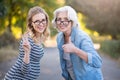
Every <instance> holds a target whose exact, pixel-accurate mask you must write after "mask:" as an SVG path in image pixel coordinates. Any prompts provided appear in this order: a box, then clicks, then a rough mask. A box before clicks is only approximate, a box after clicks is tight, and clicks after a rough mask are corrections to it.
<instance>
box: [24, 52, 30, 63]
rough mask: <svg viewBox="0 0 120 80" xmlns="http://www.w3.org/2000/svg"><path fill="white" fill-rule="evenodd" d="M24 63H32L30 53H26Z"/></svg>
mask: <svg viewBox="0 0 120 80" xmlns="http://www.w3.org/2000/svg"><path fill="white" fill-rule="evenodd" d="M23 61H24V62H25V63H26V64H28V63H29V62H30V52H25V55H24V58H23Z"/></svg>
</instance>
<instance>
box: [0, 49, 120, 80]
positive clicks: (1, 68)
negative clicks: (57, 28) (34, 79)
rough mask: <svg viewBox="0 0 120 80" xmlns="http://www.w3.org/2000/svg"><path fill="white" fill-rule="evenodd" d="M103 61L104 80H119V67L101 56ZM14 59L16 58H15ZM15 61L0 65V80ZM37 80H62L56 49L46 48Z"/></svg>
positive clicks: (114, 62)
mask: <svg viewBox="0 0 120 80" xmlns="http://www.w3.org/2000/svg"><path fill="white" fill-rule="evenodd" d="M101 57H102V59H103V66H102V71H103V75H104V80H120V66H118V64H117V63H116V61H114V60H112V59H110V58H109V57H106V56H103V55H101ZM15 59H16V58H15ZM15 59H13V60H11V61H9V62H5V63H0V80H1V79H2V78H3V77H4V74H5V73H6V72H7V70H8V69H9V68H10V67H11V66H12V65H13V64H14V63H15ZM38 80H64V79H63V78H62V76H61V69H60V65H59V54H58V50H57V48H46V49H45V54H44V57H43V58H42V59H41V74H40V78H39V79H38Z"/></svg>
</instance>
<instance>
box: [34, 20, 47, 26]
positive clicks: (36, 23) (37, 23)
mask: <svg viewBox="0 0 120 80" xmlns="http://www.w3.org/2000/svg"><path fill="white" fill-rule="evenodd" d="M33 23H34V24H35V25H40V24H41V23H42V24H43V25H45V24H46V23H47V21H46V19H43V20H42V21H39V20H36V21H34V22H33Z"/></svg>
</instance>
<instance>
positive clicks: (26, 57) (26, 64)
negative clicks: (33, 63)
mask: <svg viewBox="0 0 120 80" xmlns="http://www.w3.org/2000/svg"><path fill="white" fill-rule="evenodd" d="M29 46H30V44H29V43H25V41H24V39H22V41H21V43H20V50H21V52H22V55H23V56H22V57H21V58H22V59H21V62H22V63H21V71H22V73H23V74H24V75H26V74H28V73H29V71H30V47H29Z"/></svg>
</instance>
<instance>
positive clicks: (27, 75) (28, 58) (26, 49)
mask: <svg viewBox="0 0 120 80" xmlns="http://www.w3.org/2000/svg"><path fill="white" fill-rule="evenodd" d="M48 24H49V18H48V15H47V13H46V12H45V10H44V9H42V8H41V7H38V6H35V7H33V8H31V9H30V10H29V12H28V16H27V31H26V32H25V34H24V35H23V37H22V40H21V42H20V47H19V56H18V59H17V61H16V63H15V65H13V66H12V68H11V69H10V70H9V71H8V73H7V74H6V76H5V78H4V80H35V79H37V78H38V77H39V75H40V59H41V58H42V56H43V54H44V51H43V47H42V42H43V41H45V39H46V38H47V37H48V34H49V33H48Z"/></svg>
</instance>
